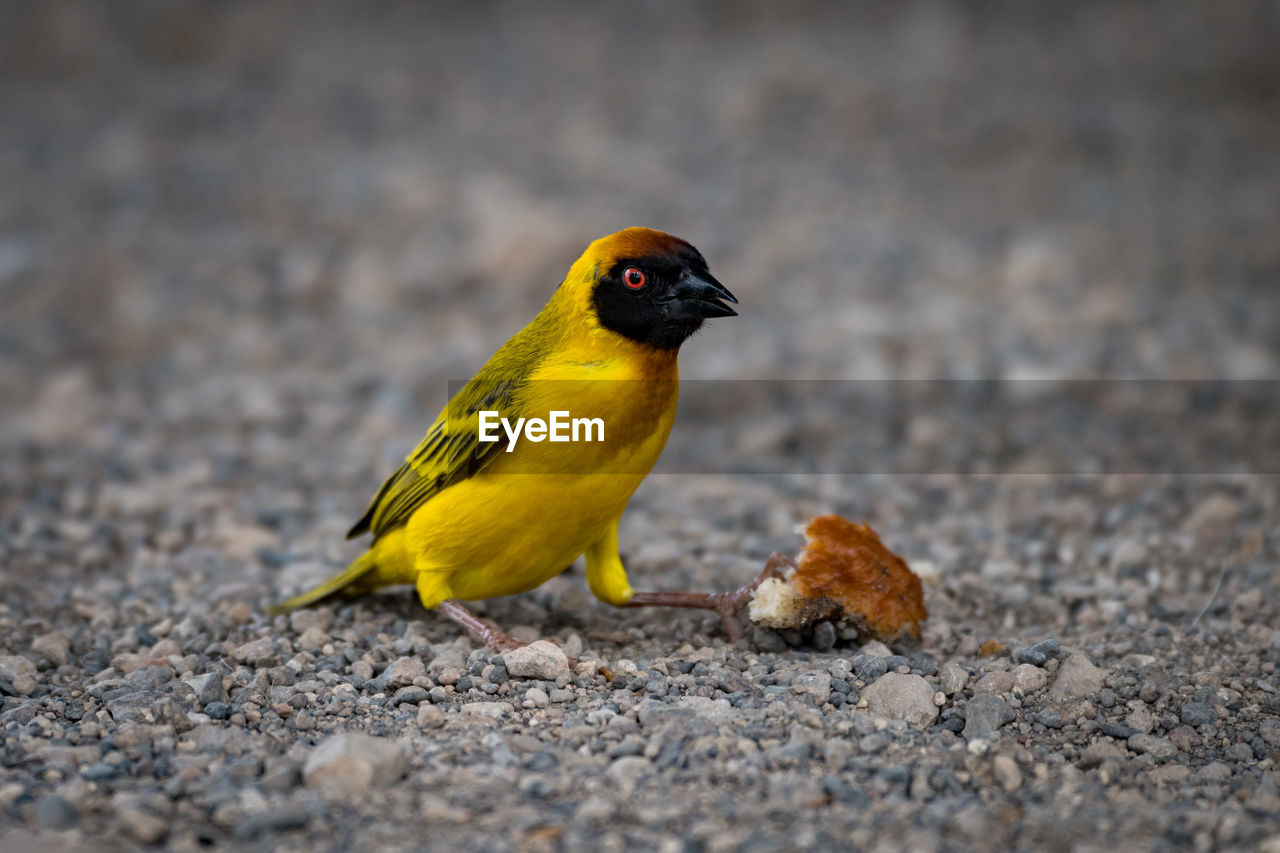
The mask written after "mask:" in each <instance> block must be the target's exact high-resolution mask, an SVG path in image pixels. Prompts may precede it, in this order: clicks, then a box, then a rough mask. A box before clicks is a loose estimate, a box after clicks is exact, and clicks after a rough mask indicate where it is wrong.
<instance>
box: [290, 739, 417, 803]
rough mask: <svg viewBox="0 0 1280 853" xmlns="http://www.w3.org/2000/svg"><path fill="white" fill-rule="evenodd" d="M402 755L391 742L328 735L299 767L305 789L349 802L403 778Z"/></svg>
mask: <svg viewBox="0 0 1280 853" xmlns="http://www.w3.org/2000/svg"><path fill="white" fill-rule="evenodd" d="M405 767H406V763H405V757H404V753H403V752H402V751H401V749H400V747H399V745H398V744H396V743H395V741H391V740H388V739H386V738H378V737H370V736H369V735H365V734H357V733H354V732H341V733H339V734H336V735H331V736H330V737H329V738H328V739H327V740H325V741H324V742H323V743H321V744H320V745H319V746H317V747H316V748H315V749H314V750H312V752H311V754H310V755H309V756H308V757H307V760H306V763H305V764H303V767H302V778H303V780H304V781H305V782H306V784H307V787H309V788H315V789H317V790H319V791H320V792H321V793H322V794H324V795H325V796H326V797H330V798H353V797H356V796H358V795H360V794H361V793H362V792H364V791H367V790H368V789H369V788H376V787H382V786H385V785H389V784H391V783H392V782H395V781H396V780H397V779H399V778H400V777H401V776H402V775H404V771H405Z"/></svg>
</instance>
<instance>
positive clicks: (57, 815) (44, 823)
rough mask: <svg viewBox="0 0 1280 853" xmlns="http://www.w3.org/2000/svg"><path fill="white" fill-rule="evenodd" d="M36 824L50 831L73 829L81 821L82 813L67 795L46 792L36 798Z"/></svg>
mask: <svg viewBox="0 0 1280 853" xmlns="http://www.w3.org/2000/svg"><path fill="white" fill-rule="evenodd" d="M35 815H36V826H38V827H40V828H41V829H44V830H49V831H55V832H56V831H61V830H64V829H71V828H72V827H74V826H75V825H76V824H77V823H79V822H80V813H79V812H78V811H76V807H75V806H73V805H71V803H70V802H68V801H67V799H66V798H65V797H62V796H60V795H58V794H45V795H44V796H42V797H41V798H40V799H38V800H36V809H35Z"/></svg>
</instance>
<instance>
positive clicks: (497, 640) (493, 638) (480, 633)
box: [436, 599, 525, 652]
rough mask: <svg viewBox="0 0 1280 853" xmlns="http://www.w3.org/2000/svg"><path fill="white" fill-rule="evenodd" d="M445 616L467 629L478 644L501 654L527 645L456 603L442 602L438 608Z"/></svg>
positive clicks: (450, 601)
mask: <svg viewBox="0 0 1280 853" xmlns="http://www.w3.org/2000/svg"><path fill="white" fill-rule="evenodd" d="M436 609H437V610H439V611H440V612H441V613H443V614H444V615H445V616H448V617H449V618H450V619H452V620H453V621H454V622H457V623H458V624H459V625H461V626H462V627H463V628H465V629H467V633H468V634H470V635H471V636H472V637H474V638H475V639H476V640H477V641H478V642H481V643H483V644H484V645H486V646H488V647H489V648H491V649H494V650H495V651H499V652H505V651H507V650H509V649H518V648H520V647H521V646H523V645H525V643H522V642H520V641H519V640H517V639H516V638H515V637H513V636H511V635H510V634H508V633H506V632H505V631H502V630H499V629H498V628H495V627H493V626H492V625H490V624H488V623H487V622H484V621H482V620H480V619H479V618H478V617H476V616H475V614H473V613H472V612H471V611H470V610H468V609H467V608H465V607H463V606H462V605H461V604H459V603H458V602H456V601H453V600H452V599H450V600H449V601H442V602H441V603H440V606H439V607H437V608H436Z"/></svg>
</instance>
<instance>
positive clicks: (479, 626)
mask: <svg viewBox="0 0 1280 853" xmlns="http://www.w3.org/2000/svg"><path fill="white" fill-rule="evenodd" d="M436 609H437V610H439V611H440V612H441V613H443V614H444V615H445V616H448V617H449V618H450V619H452V620H453V621H454V622H457V623H458V624H459V625H461V626H462V627H463V628H466V629H467V633H468V634H470V635H471V636H472V637H473V638H474V639H475V640H476V641H478V642H480V643H483V644H484V645H486V646H488V647H489V648H491V649H493V650H494V651H498V652H505V651H508V650H510V649H518V648H520V647H522V646H527V645H529V644H528V643H522V642H520V641H519V640H517V639H516V638H515V637H513V636H511V635H510V634H508V633H507V632H505V631H503V630H501V629H499V628H495V627H494V626H492V625H490V624H489V623H487V622H485V621H483V620H482V619H480V618H479V617H477V616H476V615H475V614H474V613H472V612H471V611H470V610H468V609H467V608H465V607H463V606H462V605H461V604H459V603H458V602H456V601H453V600H452V599H450V600H449V601H443V602H441V603H440V606H439V607H437V608H436ZM552 642H554V640H553V641H552ZM557 645H558V644H557ZM577 668H578V659H577V658H574V657H571V658H569V669H570V670H575V669H577Z"/></svg>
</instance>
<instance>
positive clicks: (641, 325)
mask: <svg viewBox="0 0 1280 853" xmlns="http://www.w3.org/2000/svg"><path fill="white" fill-rule="evenodd" d="M723 300H727V301H729V302H733V303H735V304H736V303H737V301H738V300H737V299H736V298H734V295H733V294H732V293H730V292H729V290H728V289H727V288H726V287H725V286H724V285H723V284H721V283H720V282H718V281H716V279H715V277H714V276H713V275H711V272H710V271H709V270H708V269H707V262H706V261H704V260H703V259H702V255H700V254H699V253H698V250H697V249H695V248H693V247H692V246H689V247H688V249H687V250H686V251H681V252H679V253H675V254H665V253H664V254H661V255H649V256H646V257H641V258H623V259H622V260H619V261H617V262H616V263H615V264H614V265H613V266H612V267H610V268H609V271H608V272H607V273H606V274H605V275H603V276H601V277H600V279H599V280H598V281H597V282H596V288H595V306H596V316H597V317H599V319H600V324H601V325H602V326H604V327H605V328H606V329H609V330H611V331H614V332H617V333H618V334H620V335H622V336H623V337H627V338H630V339H631V340H633V341H639V342H640V343H643V344H649V345H650V346H653V347H657V348H658V349H676V348H677V347H679V346H680V344H682V343H684V342H685V340H686V339H687V338H688V337H689V336H690V335H692V334H693V333H694V332H696V331H698V329H699V328H701V327H702V321H703V320H709V319H711V318H712V317H735V316H737V313H738V312H736V311H734V310H733V309H732V308H730V307H729V306H728V305H726V304H725V302H724V301H723Z"/></svg>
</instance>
